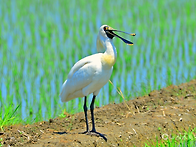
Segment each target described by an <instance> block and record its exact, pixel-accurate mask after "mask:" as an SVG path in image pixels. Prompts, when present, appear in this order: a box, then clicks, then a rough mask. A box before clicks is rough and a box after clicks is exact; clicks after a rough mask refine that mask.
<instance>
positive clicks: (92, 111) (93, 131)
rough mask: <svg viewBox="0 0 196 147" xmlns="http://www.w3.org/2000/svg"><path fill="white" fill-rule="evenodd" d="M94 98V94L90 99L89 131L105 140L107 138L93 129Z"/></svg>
mask: <svg viewBox="0 0 196 147" xmlns="http://www.w3.org/2000/svg"><path fill="white" fill-rule="evenodd" d="M95 98H96V96H95V95H94V96H93V100H92V102H91V105H90V110H91V120H92V130H91V131H90V132H91V133H92V134H95V135H98V136H101V137H102V138H103V139H104V140H105V141H107V138H106V137H105V136H104V135H103V134H101V133H99V132H97V131H96V129H95V121H94V103H95Z"/></svg>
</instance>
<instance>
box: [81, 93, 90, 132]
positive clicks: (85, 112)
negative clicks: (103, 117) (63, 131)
mask: <svg viewBox="0 0 196 147" xmlns="http://www.w3.org/2000/svg"><path fill="white" fill-rule="evenodd" d="M86 99H87V97H86V96H85V97H84V106H83V109H84V115H85V120H86V131H85V132H82V133H80V134H86V133H87V132H89V129H88V117H87V110H88V108H87V106H86Z"/></svg>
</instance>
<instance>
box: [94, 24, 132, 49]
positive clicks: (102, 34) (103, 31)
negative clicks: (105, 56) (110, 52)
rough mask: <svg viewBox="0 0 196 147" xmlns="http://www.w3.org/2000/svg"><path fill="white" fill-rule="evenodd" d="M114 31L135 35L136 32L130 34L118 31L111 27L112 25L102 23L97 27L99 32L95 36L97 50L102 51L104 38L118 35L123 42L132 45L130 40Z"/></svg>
mask: <svg viewBox="0 0 196 147" xmlns="http://www.w3.org/2000/svg"><path fill="white" fill-rule="evenodd" d="M114 32H121V33H125V34H128V35H131V36H135V35H136V34H135V33H133V34H130V33H127V32H123V31H119V30H116V29H113V28H112V27H110V26H108V25H102V26H101V27H100V29H99V34H98V36H97V51H98V52H103V51H104V48H103V47H104V45H103V42H102V40H106V39H108V38H109V39H113V37H118V38H120V39H121V40H122V41H123V42H124V43H126V44H127V45H133V43H132V42H131V41H128V40H126V39H124V38H122V37H120V36H119V35H117V34H115V33H114Z"/></svg>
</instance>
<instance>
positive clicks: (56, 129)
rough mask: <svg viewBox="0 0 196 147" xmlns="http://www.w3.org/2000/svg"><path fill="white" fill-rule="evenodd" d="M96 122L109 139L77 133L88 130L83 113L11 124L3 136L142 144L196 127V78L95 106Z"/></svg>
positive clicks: (15, 140)
mask: <svg viewBox="0 0 196 147" xmlns="http://www.w3.org/2000/svg"><path fill="white" fill-rule="evenodd" d="M88 114H89V120H90V112H89V111H88ZM95 124H96V129H97V131H98V132H101V133H104V134H105V135H106V137H107V139H108V141H107V142H105V141H104V140H103V138H101V137H96V136H90V135H84V134H78V133H79V132H82V131H85V129H86V128H85V127H86V126H85V120H84V114H83V112H81V113H77V114H74V115H70V114H67V117H66V118H55V119H50V120H49V121H43V122H39V123H35V124H32V125H14V126H9V127H6V128H4V132H1V133H0V138H2V141H1V143H2V144H3V145H4V146H9V145H10V146H59V147H60V146H134V145H135V146H137V147H138V146H143V145H144V143H145V142H149V143H152V140H154V141H155V140H156V138H158V140H161V139H162V140H163V139H165V138H167V137H171V135H172V134H173V133H177V134H179V132H183V130H185V131H188V130H189V129H193V128H195V127H196V80H192V81H190V82H189V83H185V84H181V85H179V86H174V85H171V86H169V87H167V88H163V89H161V90H158V91H157V90H155V91H152V92H151V93H149V94H148V95H146V96H143V97H137V98H135V99H134V100H130V101H127V102H124V103H120V104H109V105H106V106H104V107H100V108H96V109H95ZM89 125H90V127H91V122H89ZM194 135H196V134H194Z"/></svg>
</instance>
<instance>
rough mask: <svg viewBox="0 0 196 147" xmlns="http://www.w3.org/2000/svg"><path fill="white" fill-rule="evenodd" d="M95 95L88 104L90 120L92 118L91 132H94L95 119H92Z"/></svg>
mask: <svg viewBox="0 0 196 147" xmlns="http://www.w3.org/2000/svg"><path fill="white" fill-rule="evenodd" d="M95 97H96V96H93V99H92V102H91V105H90V110H91V120H92V130H91V132H96V129H95V121H94V103H95Z"/></svg>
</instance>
